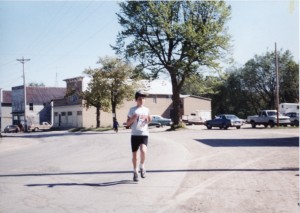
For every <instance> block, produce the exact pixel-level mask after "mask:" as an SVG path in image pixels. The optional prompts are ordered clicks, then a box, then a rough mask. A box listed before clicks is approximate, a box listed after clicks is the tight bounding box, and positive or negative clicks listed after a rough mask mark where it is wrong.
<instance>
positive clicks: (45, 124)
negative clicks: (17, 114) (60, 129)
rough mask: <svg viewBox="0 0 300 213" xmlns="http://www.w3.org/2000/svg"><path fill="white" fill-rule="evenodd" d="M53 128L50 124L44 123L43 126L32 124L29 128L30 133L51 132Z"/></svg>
mask: <svg viewBox="0 0 300 213" xmlns="http://www.w3.org/2000/svg"><path fill="white" fill-rule="evenodd" d="M51 127H52V125H51V124H49V123H48V122H42V124H32V125H30V126H29V127H28V129H29V130H30V131H33V132H36V131H39V130H49V129H50V128H51Z"/></svg>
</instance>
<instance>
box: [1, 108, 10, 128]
mask: <svg viewBox="0 0 300 213" xmlns="http://www.w3.org/2000/svg"><path fill="white" fill-rule="evenodd" d="M0 110H1V115H0V118H1V121H0V122H1V132H2V131H4V128H5V127H6V126H7V125H11V124H12V115H11V106H3V105H2V106H1V109H0Z"/></svg>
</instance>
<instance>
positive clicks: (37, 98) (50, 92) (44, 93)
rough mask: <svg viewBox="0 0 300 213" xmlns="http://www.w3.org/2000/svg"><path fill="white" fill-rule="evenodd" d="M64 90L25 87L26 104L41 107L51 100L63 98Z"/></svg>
mask: <svg viewBox="0 0 300 213" xmlns="http://www.w3.org/2000/svg"><path fill="white" fill-rule="evenodd" d="M65 94H66V88H62V87H26V98H27V104H28V103H33V104H37V105H42V104H44V103H48V102H50V101H51V100H53V99H60V98H63V97H64V96H65Z"/></svg>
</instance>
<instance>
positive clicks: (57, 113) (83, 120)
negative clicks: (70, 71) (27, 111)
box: [53, 77, 211, 128]
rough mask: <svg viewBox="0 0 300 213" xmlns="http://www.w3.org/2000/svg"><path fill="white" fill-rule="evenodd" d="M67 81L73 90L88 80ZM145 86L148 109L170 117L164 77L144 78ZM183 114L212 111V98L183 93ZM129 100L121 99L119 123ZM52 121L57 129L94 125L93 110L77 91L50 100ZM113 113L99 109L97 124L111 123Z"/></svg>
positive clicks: (81, 88) (169, 88) (168, 86)
mask: <svg viewBox="0 0 300 213" xmlns="http://www.w3.org/2000/svg"><path fill="white" fill-rule="evenodd" d="M65 81H66V83H67V91H68V90H70V89H76V90H79V91H84V90H85V88H86V84H87V82H85V79H84V77H75V78H70V79H66V80H65ZM143 85H144V87H146V88H147V92H148V94H149V96H148V97H146V103H145V105H146V106H147V107H148V108H149V109H150V113H151V114H152V115H161V116H163V117H166V118H171V117H172V111H173V110H172V109H173V106H172V99H171V98H172V85H171V83H170V82H168V81H166V80H154V81H151V82H149V81H146V80H143ZM181 100H182V106H181V109H182V115H184V114H190V113H192V112H194V111H196V110H204V111H207V112H209V113H210V112H211V100H210V99H207V98H202V97H197V96H189V95H185V96H182V98H181ZM135 105H136V103H135V101H134V100H132V101H126V100H125V101H124V104H123V105H122V106H119V107H118V108H117V109H116V118H117V120H118V121H119V124H120V125H121V124H123V123H124V122H126V119H127V114H128V111H129V108H130V107H132V106H135ZM53 112H54V121H53V126H55V127H60V128H74V127H95V126H96V109H95V108H94V107H91V108H89V109H86V108H85V107H84V106H83V101H82V100H80V99H79V98H78V97H77V96H76V94H75V95H73V96H70V97H67V98H64V99H59V100H53ZM112 121H113V115H112V113H110V112H103V111H101V114H100V125H101V126H112Z"/></svg>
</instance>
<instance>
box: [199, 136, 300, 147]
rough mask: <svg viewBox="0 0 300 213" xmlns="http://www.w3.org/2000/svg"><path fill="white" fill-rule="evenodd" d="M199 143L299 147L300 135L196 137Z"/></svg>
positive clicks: (219, 145) (220, 145)
mask: <svg viewBox="0 0 300 213" xmlns="http://www.w3.org/2000/svg"><path fill="white" fill-rule="evenodd" d="M195 140H196V141H198V142H199V143H203V144H206V145H208V146H212V147H238V146H247V147H251V146H278V147H283V146H292V147H299V137H291V138H251V139H242V138H241V139H195Z"/></svg>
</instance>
